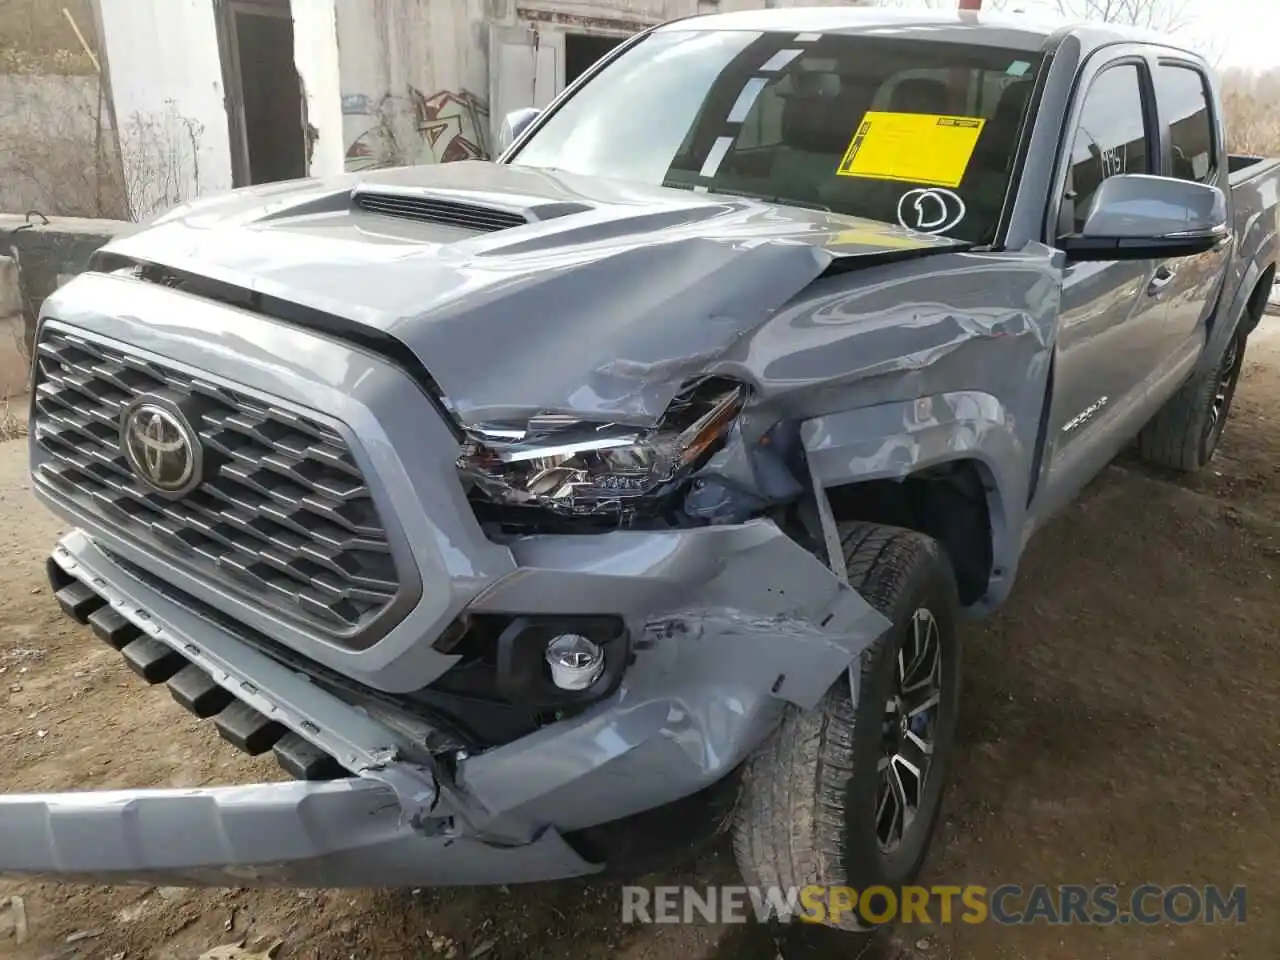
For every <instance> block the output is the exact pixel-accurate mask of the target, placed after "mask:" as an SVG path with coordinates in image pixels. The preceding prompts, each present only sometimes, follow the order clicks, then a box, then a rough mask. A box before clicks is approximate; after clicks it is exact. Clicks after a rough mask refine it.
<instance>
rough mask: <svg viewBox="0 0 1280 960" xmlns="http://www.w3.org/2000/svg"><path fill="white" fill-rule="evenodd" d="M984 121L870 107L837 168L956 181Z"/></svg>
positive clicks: (854, 173) (849, 173)
mask: <svg viewBox="0 0 1280 960" xmlns="http://www.w3.org/2000/svg"><path fill="white" fill-rule="evenodd" d="M986 122H987V121H986V120H985V119H983V118H982V117H945V116H941V115H939V114H936V113H883V112H880V111H876V110H869V111H867V113H865V114H863V116H862V122H861V123H859V124H858V129H857V132H855V133H854V135H853V139H852V140H851V141H850V142H849V149H847V150H846V151H845V153H844V157H843V158H842V159H841V160H840V166H839V167H837V168H836V173H837V174H838V175H839V176H842V177H867V178H868V179H871V180H901V181H903V182H904V183H927V184H931V185H933V186H938V187H958V186H960V181H961V180H963V179H964V171H965V168H966V167H968V166H969V158H970V157H972V156H973V150H974V148H975V147H976V146H977V145H978V137H979V135H980V134H981V133H982V128H983V127H984V126H985V125H986Z"/></svg>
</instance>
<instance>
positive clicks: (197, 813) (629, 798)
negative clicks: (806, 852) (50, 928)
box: [0, 271, 887, 886]
mask: <svg viewBox="0 0 1280 960" xmlns="http://www.w3.org/2000/svg"><path fill="white" fill-rule="evenodd" d="M35 360H36V373H35V391H34V396H33V407H32V421H31V440H30V444H31V462H32V475H33V486H34V489H35V491H36V493H37V495H38V496H39V498H40V499H41V500H42V501H43V502H44V503H45V504H46V505H48V506H49V508H50V509H52V510H53V511H55V512H56V513H57V514H58V515H59V516H61V517H63V518H64V519H66V520H67V521H68V522H69V523H70V524H72V525H73V526H74V528H75V529H74V530H73V532H71V533H70V534H69V535H68V536H66V537H65V538H64V539H63V541H62V542H61V543H60V544H58V546H57V547H56V549H55V550H54V552H53V554H52V557H51V559H50V562H49V574H50V579H51V581H52V584H53V587H54V590H55V592H56V596H57V598H58V601H59V603H60V604H61V605H62V607H63V609H64V610H65V611H66V613H67V614H68V615H70V616H72V617H74V618H75V619H77V620H79V621H80V622H83V623H86V624H88V625H89V626H90V627H91V628H92V631H93V633H94V634H96V635H97V636H98V637H99V638H100V639H101V640H103V641H105V642H107V643H108V644H110V645H111V646H112V647H114V648H116V649H118V650H119V651H120V652H121V655H122V656H123V658H124V660H125V661H126V662H127V664H128V665H129V667H130V668H131V669H133V671H134V672H135V673H137V674H138V675H139V676H140V677H141V678H142V679H143V680H145V681H146V682H149V683H153V684H157V685H159V684H164V685H166V686H167V687H168V689H169V691H170V693H171V694H172V696H173V698H174V699H175V700H177V701H178V702H179V703H180V704H182V705H183V706H184V707H186V708H187V709H188V710H189V711H191V712H192V713H194V714H195V715H196V716H198V717H202V718H206V719H209V720H210V721H211V722H213V723H214V724H215V726H216V727H217V729H218V731H219V733H220V734H221V735H222V736H223V738H224V739H226V740H227V741H229V742H230V743H232V744H234V745H235V746H237V747H239V748H240V749H242V750H244V751H246V752H248V753H250V754H262V753H265V752H268V751H273V752H274V753H275V754H276V756H277V757H278V758H279V760H280V762H281V764H282V766H283V767H284V768H285V770H286V771H288V772H289V773H290V774H291V775H292V776H293V777H294V778H296V779H295V780H294V781H293V782H287V781H286V782H281V783H265V784H254V785H248V786H227V787H219V788H198V789H174V790H145V789H140V790H136V791H122V792H121V791H117V792H106V793H94V792H87V793H68V794H57V795H10V796H4V797H0V873H32V874H51V875H58V876H63V877H71V876H74V877H78V878H82V879H93V880H102V881H109V882H124V881H158V880H162V881H163V882H165V883H179V884H181V883H190V884H215V885H218V884H230V885H236V886H254V885H297V886H343V885H351V886H360V885H370V884H377V885H387V884H413V885H431V884H470V883H511V882H521V881H529V880H539V879H553V878H560V877H568V876H575V875H584V874H589V873H593V872H595V871H597V870H599V869H601V868H602V867H603V865H604V864H603V862H602V860H601V855H600V854H599V851H598V850H597V849H595V848H593V846H592V845H591V844H589V843H585V842H583V838H584V837H588V836H590V835H591V831H593V830H595V829H597V828H600V827H601V826H606V825H608V824H613V823H618V822H621V821H626V819H627V818H631V817H634V816H637V815H639V814H642V813H645V812H647V811H651V810H654V809H656V808H662V807H665V806H667V805H669V804H673V803H676V802H678V801H681V800H683V799H685V798H689V797H692V796H695V795H697V794H699V792H700V791H703V790H706V789H707V788H710V787H712V786H713V785H715V784H717V783H720V782H722V781H724V780H725V778H727V777H729V776H730V775H731V774H732V773H733V772H734V771H735V770H736V769H737V768H738V766H739V765H740V764H741V762H742V761H743V760H744V759H745V758H746V757H747V756H748V755H749V753H750V752H751V751H752V750H754V748H755V747H756V746H757V745H758V744H759V743H760V742H761V741H762V740H763V739H764V738H765V737H766V736H767V735H768V734H769V733H770V732H771V730H772V729H773V728H774V727H775V725H776V723H777V721H778V719H779V717H780V715H781V712H782V711H783V709H784V708H785V705H786V704H787V703H792V704H795V705H797V706H799V707H801V708H808V707H811V706H813V705H814V704H815V703H816V702H817V701H818V700H819V698H820V697H821V696H822V694H823V693H824V692H825V691H826V690H827V689H828V688H829V686H830V685H831V684H832V683H833V682H835V681H836V680H837V679H838V678H839V677H840V675H841V673H842V672H843V671H844V670H846V669H847V668H848V666H849V664H850V663H851V661H852V660H853V658H854V657H855V656H856V655H857V653H858V652H859V651H860V650H862V649H863V648H865V647H866V646H867V645H869V644H870V643H871V642H873V641H874V640H875V639H876V637H877V636H879V635H880V633H881V632H882V631H883V630H884V629H885V627H886V626H887V623H886V621H884V619H883V618H882V617H880V615H879V614H877V613H875V612H874V611H873V610H872V609H871V608H870V607H869V606H868V604H867V603H866V602H865V601H863V600H862V598H860V597H859V596H858V595H857V594H856V593H855V592H853V591H852V590H850V589H849V587H848V586H847V585H845V584H844V583H842V582H841V581H840V580H839V579H837V577H836V576H834V575H833V574H832V573H831V571H830V570H829V569H828V568H827V566H826V565H825V564H824V563H823V561H822V559H821V557H820V550H818V551H815V550H813V549H809V548H807V547H805V546H802V545H801V544H799V543H798V542H797V541H796V540H795V539H793V538H791V537H790V536H788V535H786V534H784V533H783V532H782V530H781V529H780V527H779V525H778V524H777V523H775V522H774V520H773V519H771V518H770V517H769V516H768V515H767V514H765V513H762V512H758V511H755V510H753V509H751V508H748V507H744V506H743V505H744V504H748V503H750V502H751V501H750V496H749V490H748V489H747V488H745V487H743V488H741V489H740V490H739V491H738V495H737V496H734V497H731V496H729V494H728V493H727V491H728V490H729V489H730V486H731V484H729V483H728V481H727V480H726V478H730V479H731V478H732V476H733V466H734V463H735V462H736V461H737V460H738V459H740V457H741V449H740V446H741V442H742V441H741V426H740V423H741V418H742V417H743V416H744V408H745V407H746V406H747V404H748V395H747V391H746V389H745V388H744V387H743V386H741V385H739V384H735V383H732V382H729V381H722V380H710V379H709V380H703V381H698V382H696V383H694V384H693V385H692V386H691V387H690V389H689V390H687V391H685V392H682V393H681V394H679V396H678V397H677V399H676V400H675V401H673V403H672V405H671V407H670V409H669V411H668V414H667V416H666V417H664V418H663V420H662V421H660V422H658V423H656V424H653V425H650V426H647V427H645V426H641V427H637V426H635V425H631V426H615V425H612V424H595V423H589V422H583V421H579V420H576V419H575V418H573V417H567V416H562V415H561V416H554V417H543V418H541V419H529V420H526V421H525V422H523V423H521V424H518V425H513V424H509V423H498V424H495V423H485V424H474V425H464V424H463V423H461V422H460V421H459V420H457V419H456V418H454V417H452V416H451V413H450V409H449V406H448V401H447V398H442V397H440V396H438V395H436V394H435V393H434V392H433V391H432V389H431V384H430V383H429V382H427V381H425V380H424V379H423V377H421V376H419V375H418V374H417V373H416V372H415V370H414V369H413V368H412V367H411V365H406V364H404V363H402V362H399V361H397V360H396V359H392V358H388V357H387V356H385V355H382V354H379V353H377V352H375V351H374V350H371V349H368V348H366V347H364V346H361V345H356V344H352V343H350V342H345V341H343V340H341V339H339V338H337V337H334V336H332V335H330V334H328V333H320V332H314V331H310V330H307V329H305V328H303V327H301V326H299V325H297V324H294V323H288V322H284V321H282V320H280V319H277V318H272V317H268V316H264V315H263V314H261V313H257V312H252V311H251V310H248V309H244V308H242V307H235V306H231V305H228V304H226V303H220V302H216V301H214V300H212V299H210V298H208V297H204V296H198V295H194V294H192V293H190V292H186V291H183V290H181V289H174V288H171V287H169V286H165V285H162V284H157V283H154V282H149V281H148V280H147V279H146V278H143V277H140V276H138V275H137V274H136V273H135V272H130V271H120V272H117V273H112V274H106V273H95V274H86V275H84V276H82V277H79V278H77V279H76V280H74V281H73V282H71V283H70V284H68V285H67V286H66V287H64V288H63V289H62V290H61V291H59V292H58V293H57V294H56V295H55V296H54V297H52V298H50V300H49V301H47V303H46V305H45V308H44V313H43V316H42V322H41V326H40V330H39V334H38V339H37V343H36V357H35ZM716 458H719V460H717V459H716ZM716 464H718V465H719V467H720V468H721V469H709V468H710V467H712V466H713V465H716ZM676 493H678V494H679V497H680V503H681V504H682V508H681V510H680V511H679V513H680V516H679V517H674V516H673V515H672V511H671V509H670V507H669V505H670V504H671V502H672V499H671V498H672V496H674V495H675V494H676ZM120 749H125V750H127V749H128V744H127V742H126V743H122V744H121V745H120Z"/></svg>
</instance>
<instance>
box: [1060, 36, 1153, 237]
mask: <svg viewBox="0 0 1280 960" xmlns="http://www.w3.org/2000/svg"><path fill="white" fill-rule="evenodd" d="M1094 58H1097V62H1096V63H1094V64H1091V63H1090V62H1089V61H1090V60H1093V59H1094ZM1125 66H1135V67H1137V68H1138V88H1139V95H1140V96H1141V99H1142V125H1143V133H1144V134H1145V137H1144V140H1145V142H1146V148H1147V156H1148V158H1151V159H1149V160H1148V166H1150V167H1152V168H1153V170H1155V171H1156V172H1159V171H1160V169H1161V167H1162V165H1163V156H1162V150H1161V149H1160V147H1161V145H1162V138H1161V136H1160V122H1159V118H1158V116H1157V114H1156V102H1155V83H1154V80H1153V78H1152V76H1151V61H1150V59H1149V58H1148V57H1147V55H1146V54H1145V52H1144V51H1143V50H1142V49H1141V48H1140V47H1136V46H1133V45H1126V46H1125V47H1124V48H1122V50H1121V51H1115V50H1114V49H1112V48H1107V47H1104V48H1102V49H1101V50H1099V51H1097V52H1096V53H1094V54H1093V55H1092V56H1091V57H1090V58H1089V60H1086V61H1085V63H1084V64H1083V65H1082V67H1081V70H1080V75H1079V76H1078V77H1077V78H1076V82H1075V85H1074V87H1073V89H1072V92H1071V100H1070V107H1069V109H1068V111H1067V121H1066V123H1065V124H1064V125H1063V132H1062V134H1061V135H1060V136H1059V138H1058V156H1057V160H1056V166H1055V170H1054V175H1053V181H1052V186H1051V189H1050V192H1049V202H1048V205H1047V208H1046V210H1045V218H1044V233H1043V237H1044V242H1045V243H1046V244H1048V245H1049V246H1051V247H1054V248H1055V249H1058V240H1059V237H1060V236H1061V235H1060V234H1059V232H1058V223H1059V218H1060V216H1061V214H1062V202H1063V200H1064V199H1065V197H1064V194H1065V191H1066V185H1067V174H1068V171H1069V170H1070V169H1071V154H1072V152H1073V151H1074V149H1075V139H1076V134H1077V133H1078V132H1079V129H1080V117H1081V114H1082V113H1083V112H1084V105H1085V103H1086V102H1087V101H1088V99H1089V94H1091V93H1092V92H1093V89H1094V86H1095V85H1096V84H1097V82H1098V78H1099V77H1101V76H1102V75H1103V74H1104V73H1106V72H1107V71H1108V70H1111V69H1114V68H1115V67H1125Z"/></svg>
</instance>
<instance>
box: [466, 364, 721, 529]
mask: <svg viewBox="0 0 1280 960" xmlns="http://www.w3.org/2000/svg"><path fill="white" fill-rule="evenodd" d="M744 399H745V389H744V387H743V386H742V385H741V384H736V383H731V382H726V381H724V380H715V381H703V382H702V383H700V384H698V385H696V386H694V387H693V388H691V389H689V390H687V391H686V392H684V393H682V394H681V395H680V396H678V397H676V399H675V400H673V401H672V402H671V405H670V406H669V407H668V408H667V411H666V413H664V414H663V416H662V419H661V420H659V421H658V423H657V424H656V425H655V426H653V427H649V428H645V429H637V428H635V427H625V426H621V425H617V424H608V423H594V422H588V421H582V420H577V419H574V418H572V417H558V416H555V417H535V418H534V419H532V420H530V421H529V423H528V424H527V425H525V427H524V428H523V429H511V430H507V429H502V428H498V427H489V428H476V429H473V430H471V431H469V439H468V440H467V442H466V443H465V444H464V445H463V449H462V455H461V456H460V457H459V458H458V470H459V471H460V472H461V474H462V476H463V478H464V480H466V481H467V483H468V486H469V487H470V492H471V493H472V494H473V495H475V494H479V495H480V496H481V497H482V498H484V499H487V500H490V501H492V502H494V503H499V504H503V505H506V506H540V507H545V508H548V509H550V510H553V511H555V512H557V513H562V514H566V515H583V514H601V513H606V514H608V513H617V514H624V515H625V514H628V513H633V512H635V510H636V509H637V508H638V507H639V505H640V504H642V503H651V502H654V501H657V500H660V499H662V497H663V496H664V495H665V494H666V493H667V492H668V491H670V490H671V489H672V488H673V486H674V485H676V484H678V483H679V482H680V481H682V480H684V479H685V478H686V477H688V475H689V474H690V473H692V472H693V471H694V470H696V469H697V468H698V466H700V465H701V464H702V463H703V462H705V460H706V458H707V457H708V456H709V455H710V454H711V453H712V452H714V450H715V449H717V448H718V447H719V445H720V444H721V442H722V441H723V440H724V436H725V433H726V432H727V431H728V429H729V427H730V426H731V425H732V423H733V421H734V419H735V418H736V417H737V415H738V413H739V411H740V410H741V409H742V404H743V401H744Z"/></svg>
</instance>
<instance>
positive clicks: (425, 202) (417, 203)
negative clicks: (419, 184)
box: [351, 188, 530, 233]
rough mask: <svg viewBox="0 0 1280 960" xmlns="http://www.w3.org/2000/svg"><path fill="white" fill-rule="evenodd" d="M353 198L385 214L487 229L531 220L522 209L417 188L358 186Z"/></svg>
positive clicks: (502, 227)
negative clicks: (391, 188)
mask: <svg viewBox="0 0 1280 960" xmlns="http://www.w3.org/2000/svg"><path fill="white" fill-rule="evenodd" d="M351 202H352V203H353V204H355V206H356V207H358V208H359V209H361V210H366V211H368V212H369V213H377V214H381V215H383V216H385V217H400V218H401V219H404V220H417V221H419V222H421V223H442V224H445V225H446V226H450V227H461V228H462V229H464V230H478V231H481V232H484V233H492V232H494V231H495V230H509V229H511V228H512V227H522V226H524V225H525V224H527V223H529V222H530V221H529V218H528V216H526V215H525V214H524V213H523V212H521V211H519V210H511V209H502V208H500V207H493V206H488V205H484V206H482V205H480V204H475V203H466V202H464V201H459V200H450V199H448V198H446V197H439V196H432V195H431V194H427V193H419V192H416V191H414V192H410V191H403V192H402V191H391V190H386V189H368V188H357V189H356V190H355V191H354V192H353V193H352V195H351Z"/></svg>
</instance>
